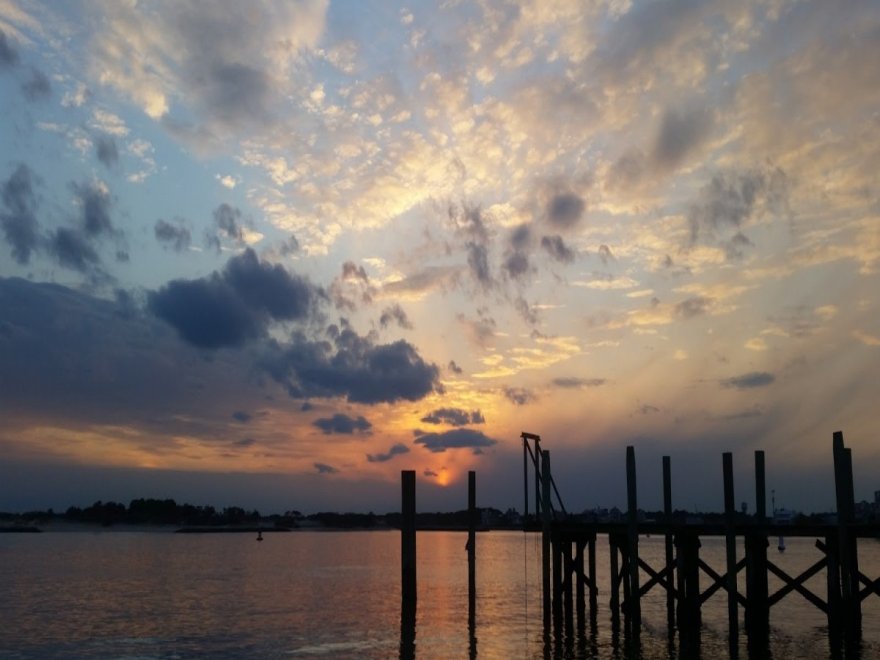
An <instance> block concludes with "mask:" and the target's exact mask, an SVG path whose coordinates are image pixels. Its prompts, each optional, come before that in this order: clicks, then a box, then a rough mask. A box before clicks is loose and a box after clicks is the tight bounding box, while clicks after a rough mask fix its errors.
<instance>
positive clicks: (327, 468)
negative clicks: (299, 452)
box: [315, 463, 339, 474]
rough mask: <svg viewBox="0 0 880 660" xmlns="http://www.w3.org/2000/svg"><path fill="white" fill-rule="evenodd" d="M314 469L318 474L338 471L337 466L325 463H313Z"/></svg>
mask: <svg viewBox="0 0 880 660" xmlns="http://www.w3.org/2000/svg"><path fill="white" fill-rule="evenodd" d="M315 469H316V470H317V471H318V474H337V473H338V472H339V470H338V469H337V468H335V467H333V466H332V465H327V464H326V463H315Z"/></svg>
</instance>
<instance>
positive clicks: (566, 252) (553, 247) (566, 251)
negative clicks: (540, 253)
mask: <svg viewBox="0 0 880 660" xmlns="http://www.w3.org/2000/svg"><path fill="white" fill-rule="evenodd" d="M541 247H542V248H544V249H545V250H546V251H547V254H549V255H550V257H551V258H553V259H555V260H556V261H559V262H561V263H571V262H572V261H574V257H575V253H574V250H572V249H571V248H569V247H568V246H567V245H566V244H565V241H564V240H563V239H562V236H559V235H558V234H557V235H555V236H543V237H542V238H541Z"/></svg>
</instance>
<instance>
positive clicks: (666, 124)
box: [653, 107, 712, 170]
mask: <svg viewBox="0 0 880 660" xmlns="http://www.w3.org/2000/svg"><path fill="white" fill-rule="evenodd" d="M711 128H712V116H711V114H710V113H709V112H708V111H707V110H706V109H705V108H702V107H692V108H686V109H682V110H676V109H667V110H666V112H665V113H664V115H663V121H662V122H661V124H660V130H659V132H658V134H657V142H656V144H655V145H654V152H653V156H654V161H655V163H656V164H657V165H658V166H659V167H661V168H662V169H666V170H673V169H675V168H676V167H678V166H679V165H680V164H681V163H682V162H684V160H685V158H687V156H688V155H689V154H690V153H691V152H692V151H693V150H694V149H695V148H696V147H697V146H698V145H699V144H700V143H701V142H702V141H703V140H704V139H705V138H706V136H707V135H708V133H709V131H710V130H711Z"/></svg>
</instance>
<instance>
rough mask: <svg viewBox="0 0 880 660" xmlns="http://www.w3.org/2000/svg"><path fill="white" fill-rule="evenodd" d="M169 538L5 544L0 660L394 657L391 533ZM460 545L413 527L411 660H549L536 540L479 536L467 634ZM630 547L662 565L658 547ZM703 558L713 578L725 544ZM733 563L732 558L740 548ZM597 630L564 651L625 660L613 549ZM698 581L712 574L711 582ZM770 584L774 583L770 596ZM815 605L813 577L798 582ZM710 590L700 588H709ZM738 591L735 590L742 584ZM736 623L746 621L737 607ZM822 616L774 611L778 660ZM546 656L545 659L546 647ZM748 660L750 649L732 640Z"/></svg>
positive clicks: (868, 548) (721, 614) (9, 539)
mask: <svg viewBox="0 0 880 660" xmlns="http://www.w3.org/2000/svg"><path fill="white" fill-rule="evenodd" d="M265 539H266V540H265V541H264V542H263V543H256V542H255V541H254V538H253V537H252V536H251V535H248V534H229V535H225V534H220V535H213V534H212V535H180V534H168V533H157V532H131V533H129V532H112V531H109V532H106V531H105V532H82V533H80V532H68V533H45V534H34V535H30V534H21V535H17V534H15V535H10V534H4V535H0V621H2V626H0V656H2V657H4V658H46V657H65V658H66V657H71V658H93V657H102V658H103V657H112V658H187V657H260V658H265V657H269V658H271V657H294V658H297V657H303V658H311V657H358V658H388V657H396V656H397V655H398V654H399V649H400V535H399V533H397V532H387V531H382V532H294V533H290V534H266V535H265ZM465 540H466V535H465V534H463V533H454V532H419V534H418V538H417V543H418V587H419V596H418V597H419V600H418V613H417V624H416V643H415V649H416V655H417V657H420V658H422V657H424V658H460V657H468V655H470V654H473V653H474V652H475V653H476V655H477V656H478V657H485V658H523V657H542V656H544V651H545V648H544V642H543V636H542V630H541V627H540V621H541V611H540V605H541V583H540V537H539V536H537V535H531V534H529V535H526V534H522V533H521V532H490V533H484V534H479V535H478V537H477V594H478V596H477V598H478V600H477V617H476V628H475V631H474V633H475V634H474V636H475V640H474V639H471V637H470V635H469V632H468V624H467V614H468V613H467V554H466V551H465V548H464V543H465ZM813 543H814V540H813V539H788V541H787V547H788V550H787V552H786V553H785V554H784V555H778V554H776V552H775V550H772V549H771V552H772V555H773V556H772V557H771V559H772V560H773V561H775V562H776V563H777V564H778V565H779V566H780V567H781V568H783V570H786V571H788V572H789V573H794V574H797V573H798V572H800V571H802V570H803V569H805V568H807V567H808V566H810V565H811V564H812V563H813V562H815V561H816V560H817V559H819V558H820V554H819V552H818V551H817V550H816V549H815V547H814V546H813ZM640 552H641V555H642V557H643V558H645V559H646V561H648V563H649V564H651V565H653V566H659V565H660V563H661V562H660V561H659V558H660V557H661V556H662V553H663V540H662V538H642V540H641V542H640ZM701 556H702V557H703V558H704V559H705V560H706V561H707V562H708V563H709V564H710V565H712V566H713V567H714V568H715V569H716V570H718V571H719V572H723V568H724V542H723V539H708V540H706V541H705V542H704V545H703V549H702V551H701ZM740 556H742V548H740ZM860 558H861V563H862V571H863V572H864V573H866V574H868V575H869V576H871V577H872V578H876V577H878V576H880V543H878V542H875V541H862V543H861V547H860ZM597 564H598V568H599V571H600V576H599V588H600V592H599V603H600V612H599V617H598V630H597V633H596V635H595V636H594V637H593V638H591V639H587V640H582V643H581V645H580V646H578V645H575V646H573V647H571V648H569V649H568V651H566V650H565V649H564V648H563V649H561V650H560V651H561V653H563V654H565V655H574V656H578V655H581V656H587V657H598V658H605V657H622V655H623V650H621V649H618V648H616V646H615V644H614V641H615V640H613V639H612V637H611V631H610V624H609V615H608V610H607V602H608V594H609V587H608V583H609V578H608V547H607V543H606V542H605V541H604V539H600V543H599V546H598V561H597ZM706 585H708V579H706ZM779 586H781V584H780V583H779V581H778V580H775V578H771V591H773V590H775V589H776V588H778V587H779ZM807 587H808V588H811V589H812V590H814V591H815V592H816V593H817V594H818V595H819V596H820V597H824V573H820V574H819V575H818V576H816V577H815V578H813V579H811V580H810V581H809V582H808V583H807ZM704 588H705V587H704ZM743 589H744V585H743ZM726 602H727V601H726V596H725V595H724V594H723V592H720V591H719V592H718V593H717V594H716V595H715V596H714V597H713V598H712V599H710V601H709V602H708V603H707V604H706V606H704V615H703V619H704V630H703V635H702V651H703V656H704V657H706V658H715V657H726V656H727V637H726V634H727V633H726V630H727V609H726ZM642 612H643V614H642V616H643V622H644V633H643V636H642V648H641V655H642V657H644V658H670V657H672V658H674V657H677V655H676V653H675V649H674V646H673V647H672V648H670V646H669V644H668V640H667V636H666V621H665V616H666V610H665V597H664V595H663V594H662V592H660V591H659V590H654V591H653V592H651V593H650V594H648V596H647V597H646V598H645V599H644V600H643V605H642ZM863 612H864V615H863V616H864V622H865V625H864V637H865V643H864V646H863V652H862V657H863V658H866V659H867V658H880V598H877V597H876V596H875V597H872V598H869V599H868V600H866V601H865V602H864V604H863ZM740 618H742V610H740ZM825 624H826V620H825V617H824V615H823V614H822V613H821V612H819V610H817V609H816V608H815V607H813V606H812V605H810V604H809V603H807V602H806V601H805V600H804V599H803V598H802V597H800V596H799V595H797V594H793V595H790V596H788V597H786V598H785V599H784V600H783V601H782V602H781V603H780V604H779V605H777V606H775V607H774V608H773V610H772V612H771V626H772V636H773V638H772V641H771V649H770V651H771V654H772V657H774V658H782V659H784V660H791V659H793V658H823V657H829V646H828V641H827V638H826V630H825ZM552 650H553V649H551V651H552ZM741 650H742V655H743V657H745V656H746V653H745V650H746V641H745V637H744V636H743V637H742V639H741Z"/></svg>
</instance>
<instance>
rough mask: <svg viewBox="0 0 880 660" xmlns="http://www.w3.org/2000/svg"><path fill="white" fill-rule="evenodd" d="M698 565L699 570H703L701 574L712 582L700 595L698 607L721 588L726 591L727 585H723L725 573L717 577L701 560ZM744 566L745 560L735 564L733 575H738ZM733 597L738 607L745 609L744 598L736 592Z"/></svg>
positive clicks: (745, 602)
mask: <svg viewBox="0 0 880 660" xmlns="http://www.w3.org/2000/svg"><path fill="white" fill-rule="evenodd" d="M699 564H700V568H702V569H703V572H704V573H705V574H706V575H708V576H709V577H710V578H712V580H713V582H712V584H711V585H710V586H709V588H708V589H706V591H704V592H703V593H701V594H700V605H702V604H703V603H705V602H706V601H707V600H709V599H710V598H711V597H712V596H713V594H714V593H715V592H716V591H718V590H719V589H721V588H722V587H723V588H724V589H727V585H726V584H725V582H726V581H727V573H726V572H725V573H724V575H719V574H718V573H717V572H716V571H715V569H713V568H712V567H711V566H709V564H707V563H706V562H704V561H703V560H702V559H700V560H699ZM745 565H746V560H745V558H742V559H740V560H739V561H738V562H737V564H736V568H735V570H734V573H739V572H740V571H741V570H742V569H743V568H745ZM734 595H735V596H736V600H737V602H739V604H740V605H742V606H743V607H745V606H746V604H747V601H746V597H745V596H743V595H742V594H741V593H739V591H737V592H736V593H735V594H734Z"/></svg>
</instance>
